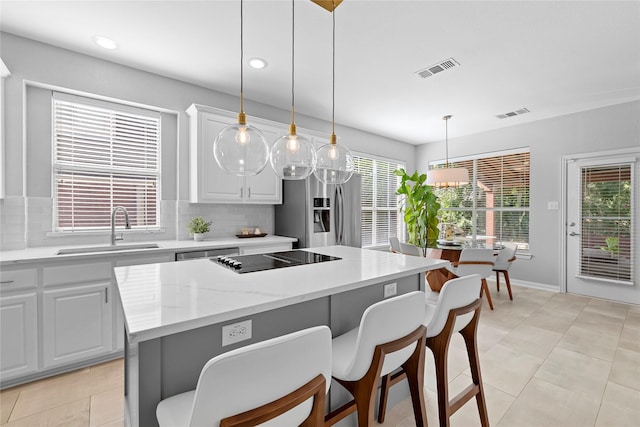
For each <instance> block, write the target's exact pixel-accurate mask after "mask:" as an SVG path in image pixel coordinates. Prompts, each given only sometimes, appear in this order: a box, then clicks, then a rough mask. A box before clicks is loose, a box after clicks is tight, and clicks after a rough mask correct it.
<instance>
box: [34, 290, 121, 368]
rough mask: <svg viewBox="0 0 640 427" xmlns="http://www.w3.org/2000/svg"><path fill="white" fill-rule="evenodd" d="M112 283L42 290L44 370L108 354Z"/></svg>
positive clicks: (111, 337) (110, 339)
mask: <svg viewBox="0 0 640 427" xmlns="http://www.w3.org/2000/svg"><path fill="white" fill-rule="evenodd" d="M112 299H113V298H112V294H111V282H104V283H97V284H92V285H81V286H79V285H76V286H69V287H64V288H57V289H52V290H45V291H44V292H43V301H42V324H43V366H44V368H45V369H47V368H51V367H55V366H59V365H65V364H69V363H72V362H76V361H82V360H84V359H90V358H91V357H97V356H100V355H103V354H106V353H109V352H110V351H111V349H112V345H113V336H112V329H111V328H112V302H111V301H112Z"/></svg>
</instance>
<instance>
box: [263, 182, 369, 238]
mask: <svg viewBox="0 0 640 427" xmlns="http://www.w3.org/2000/svg"><path fill="white" fill-rule="evenodd" d="M360 181H361V179H360V175H358V174H353V176H352V177H351V179H350V180H349V181H347V182H346V183H345V184H342V185H333V184H329V185H327V184H323V183H321V182H320V181H318V179H317V178H316V177H315V175H311V176H310V177H309V178H307V179H304V180H300V181H287V180H284V181H283V182H282V204H281V205H276V208H275V234H277V235H279V236H288V237H296V238H297V239H298V243H297V247H298V248H313V247H319V246H330V245H344V246H354V247H357V248H359V247H361V246H362V234H361V229H360V221H361V218H360V199H361V197H360V194H361V189H360ZM294 247H295V244H294Z"/></svg>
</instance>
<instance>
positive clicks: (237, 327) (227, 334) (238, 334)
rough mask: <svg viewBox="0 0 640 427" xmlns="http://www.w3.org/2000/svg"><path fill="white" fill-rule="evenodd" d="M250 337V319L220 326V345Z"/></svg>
mask: <svg viewBox="0 0 640 427" xmlns="http://www.w3.org/2000/svg"><path fill="white" fill-rule="evenodd" d="M250 338H251V319H249V320H243V321H242V322H238V323H234V324H232V325H227V326H223V327H222V346H223V347H224V346H225V345H229V344H235V343H237V342H240V341H244V340H248V339H250Z"/></svg>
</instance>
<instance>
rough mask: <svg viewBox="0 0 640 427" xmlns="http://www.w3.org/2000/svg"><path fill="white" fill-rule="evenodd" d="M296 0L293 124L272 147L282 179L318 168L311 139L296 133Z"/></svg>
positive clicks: (271, 157)
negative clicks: (287, 132)
mask: <svg viewBox="0 0 640 427" xmlns="http://www.w3.org/2000/svg"><path fill="white" fill-rule="evenodd" d="M294 64H295V0H291V124H290V125H289V134H288V135H283V136H281V137H280V138H278V139H276V142H275V143H274V144H273V147H271V154H270V155H269V160H270V161H271V167H272V168H273V170H274V171H275V173H276V175H278V176H279V177H280V178H282V179H286V180H296V179H305V178H306V177H308V176H309V175H311V174H312V173H313V171H314V169H315V167H316V152H315V150H314V148H313V144H311V141H309V139H307V138H305V137H304V136H302V135H298V134H297V133H296V124H295V120H294V114H295V90H294V84H295V65H294Z"/></svg>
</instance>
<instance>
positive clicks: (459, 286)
mask: <svg viewBox="0 0 640 427" xmlns="http://www.w3.org/2000/svg"><path fill="white" fill-rule="evenodd" d="M480 286H481V277H480V276H479V275H477V274H474V275H470V276H465V277H460V278H458V279H452V280H449V281H448V282H447V283H445V284H444V286H443V287H442V289H441V290H440V294H439V296H438V301H437V303H436V304H431V303H430V302H427V303H426V304H425V308H426V316H425V320H424V322H425V324H426V326H427V341H426V343H427V347H429V348H430V349H431V351H432V352H433V358H434V361H435V367H436V383H437V393H438V416H439V418H440V426H441V427H449V418H450V417H451V415H453V414H454V413H455V412H456V411H457V410H458V409H460V408H461V407H462V406H463V405H464V404H465V403H466V402H468V401H469V400H471V399H472V398H473V397H475V398H476V403H477V406H478V412H479V415H480V424H481V425H482V427H489V417H488V415H487V406H486V401H485V398H484V389H483V387H482V376H481V375H480V360H479V357H478V343H477V330H478V320H479V318H480V308H481V307H482V300H481V299H480V298H478V295H479V293H480ZM455 332H460V334H461V335H462V337H463V338H464V341H465V346H466V348H467V356H468V358H469V366H470V370H471V378H472V384H471V385H469V386H468V387H467V388H466V389H464V390H463V391H462V392H460V394H458V395H457V396H456V397H454V398H453V399H452V400H449V379H448V375H447V357H448V352H449V343H450V342H451V336H452V335H453V334H454V333H455ZM401 379H402V373H398V374H394V375H393V376H387V377H386V378H384V379H383V381H382V389H381V390H380V408H379V410H378V422H380V423H382V422H383V421H384V416H385V406H386V396H387V394H388V392H389V387H391V386H392V385H393V384H395V383H397V382H398V381H399V380H401Z"/></svg>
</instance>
